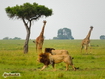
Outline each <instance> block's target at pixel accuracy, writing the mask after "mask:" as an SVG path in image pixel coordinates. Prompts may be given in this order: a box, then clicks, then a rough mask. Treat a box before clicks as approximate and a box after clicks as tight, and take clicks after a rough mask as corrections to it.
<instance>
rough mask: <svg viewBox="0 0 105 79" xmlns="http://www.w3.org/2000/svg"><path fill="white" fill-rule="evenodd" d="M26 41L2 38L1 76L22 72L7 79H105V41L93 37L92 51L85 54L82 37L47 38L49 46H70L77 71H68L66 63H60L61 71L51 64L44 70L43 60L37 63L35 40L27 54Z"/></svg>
mask: <svg viewBox="0 0 105 79" xmlns="http://www.w3.org/2000/svg"><path fill="white" fill-rule="evenodd" d="M23 44H24V40H0V79H4V77H3V76H2V75H3V73H4V72H7V73H9V72H11V73H20V74H21V76H20V77H7V79H49V78H50V79H105V75H104V73H105V45H104V44H105V40H91V44H92V47H91V53H90V52H89V53H88V54H86V53H85V50H84V51H83V52H82V53H81V52H80V46H81V40H45V41H44V45H43V51H44V48H46V47H51V48H55V49H66V50H68V51H69V53H70V55H71V56H73V57H74V59H73V63H74V65H75V66H76V67H79V69H78V70H77V71H73V69H72V68H71V67H70V71H65V64H64V63H59V64H57V65H56V69H57V71H53V69H52V67H51V66H49V67H48V68H46V69H45V70H44V71H40V69H41V67H42V66H43V64H42V63H39V62H37V57H38V53H36V50H35V44H34V43H32V40H30V42H29V52H28V54H24V53H23Z"/></svg>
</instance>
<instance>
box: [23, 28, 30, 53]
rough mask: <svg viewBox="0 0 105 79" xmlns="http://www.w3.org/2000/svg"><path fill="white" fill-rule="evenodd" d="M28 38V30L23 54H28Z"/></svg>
mask: <svg viewBox="0 0 105 79" xmlns="http://www.w3.org/2000/svg"><path fill="white" fill-rule="evenodd" d="M29 38H30V29H28V30H27V36H26V40H25V44H24V54H26V53H28V43H29Z"/></svg>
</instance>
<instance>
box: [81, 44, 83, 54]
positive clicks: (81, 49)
mask: <svg viewBox="0 0 105 79" xmlns="http://www.w3.org/2000/svg"><path fill="white" fill-rule="evenodd" d="M83 47H84V46H83V45H82V46H81V53H82V49H83Z"/></svg>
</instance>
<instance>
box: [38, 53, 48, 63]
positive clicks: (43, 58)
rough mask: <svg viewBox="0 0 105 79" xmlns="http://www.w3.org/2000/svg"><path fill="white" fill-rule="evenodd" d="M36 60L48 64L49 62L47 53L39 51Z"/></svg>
mask: <svg viewBox="0 0 105 79" xmlns="http://www.w3.org/2000/svg"><path fill="white" fill-rule="evenodd" d="M38 60H39V62H41V63H43V64H45V65H49V64H50V60H49V53H40V54H39V59H38Z"/></svg>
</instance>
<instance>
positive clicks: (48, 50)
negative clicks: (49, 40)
mask: <svg viewBox="0 0 105 79" xmlns="http://www.w3.org/2000/svg"><path fill="white" fill-rule="evenodd" d="M52 50H55V49H54V48H45V53H51V54H52V52H51V51H52Z"/></svg>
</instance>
